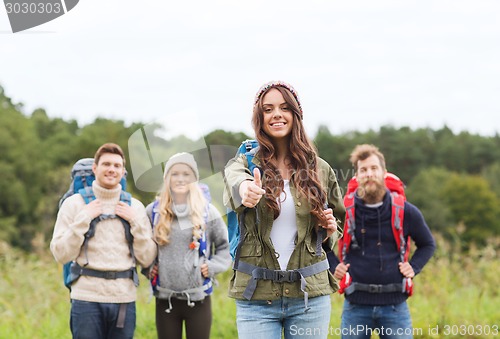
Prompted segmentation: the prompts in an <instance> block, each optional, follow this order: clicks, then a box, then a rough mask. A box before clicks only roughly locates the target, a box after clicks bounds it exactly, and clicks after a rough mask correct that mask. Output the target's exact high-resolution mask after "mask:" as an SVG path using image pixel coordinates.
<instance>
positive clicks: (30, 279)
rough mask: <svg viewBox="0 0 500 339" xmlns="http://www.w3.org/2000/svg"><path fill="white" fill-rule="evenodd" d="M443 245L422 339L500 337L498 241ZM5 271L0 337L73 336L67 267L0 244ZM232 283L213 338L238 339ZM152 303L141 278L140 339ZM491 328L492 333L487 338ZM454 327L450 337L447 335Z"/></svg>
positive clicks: (418, 316)
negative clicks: (468, 245) (65, 280)
mask: <svg viewBox="0 0 500 339" xmlns="http://www.w3.org/2000/svg"><path fill="white" fill-rule="evenodd" d="M437 240H438V250H437V252H436V255H435V256H434V257H433V258H432V259H431V261H430V262H429V264H428V265H427V266H426V267H425V269H424V271H423V272H422V273H421V274H420V275H419V276H417V277H416V279H415V295H414V296H413V297H411V298H410V299H409V301H408V303H409V305H410V309H411V313H412V318H413V326H414V328H415V329H416V331H417V330H418V329H420V331H421V332H416V335H415V338H495V336H494V335H493V334H492V332H491V328H492V326H497V328H498V326H499V325H500V324H499V320H500V296H499V286H500V262H499V260H498V254H499V253H498V239H497V240H495V241H492V242H491V243H490V244H489V245H488V246H486V247H482V248H475V247H472V248H471V249H470V250H468V251H463V250H461V249H460V248H461V246H460V244H450V243H448V242H446V241H444V240H443V239H441V238H439V237H438V239H437ZM0 272H1V276H2V279H1V280H0V338H9V339H26V338H33V339H36V338H40V339H42V338H51V339H52V338H58V339H59V338H71V334H70V331H69V311H70V303H69V293H68V291H67V289H66V288H65V287H64V285H63V283H62V278H61V276H62V270H61V266H60V265H57V264H56V263H55V262H54V260H53V258H52V256H51V255H50V253H49V252H47V251H46V250H41V251H38V254H24V253H21V252H18V251H16V250H14V249H12V248H10V247H9V246H7V245H6V244H5V243H3V244H2V243H0ZM230 277H231V272H230V271H228V272H225V273H224V274H222V275H220V276H219V277H218V280H219V286H218V287H217V288H216V289H215V292H214V295H213V296H212V307H213V324H212V338H216V339H219V338H237V331H236V325H235V313H236V311H235V304H234V301H233V300H232V299H230V298H228V297H227V288H228V282H229V279H230ZM149 299H150V292H149V287H148V282H147V281H146V280H145V279H144V278H143V277H141V285H140V287H139V291H138V301H137V328H136V333H135V337H136V338H138V339H142V338H146V339H149V338H155V337H156V329H155V316H154V312H155V309H154V300H151V301H150V302H148V300H149ZM342 303H343V296H340V295H338V294H335V295H333V296H332V317H331V322H330V326H331V334H332V335H330V338H337V337H338V336H336V335H335V333H336V332H335V329H337V328H338V327H339V324H340V314H341V308H342ZM462 325H463V327H462V331H461V329H460V326H462ZM469 325H470V326H469ZM447 326H448V327H447ZM453 326H455V327H453ZM465 326H469V327H465ZM471 326H472V327H471ZM486 326H489V328H490V333H489V335H485V334H484V332H486V331H485V330H486V328H487V327H486ZM436 329H437V330H438V331H437V332H436ZM446 329H448V330H449V332H450V335H445V334H444V331H445V330H446ZM480 329H482V332H483V334H479V330H480ZM453 330H454V331H455V334H456V335H453V334H452V333H453ZM460 331H461V332H460ZM464 331H465V332H464ZM496 337H500V335H497V336H496Z"/></svg>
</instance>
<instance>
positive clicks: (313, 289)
mask: <svg viewBox="0 0 500 339" xmlns="http://www.w3.org/2000/svg"><path fill="white" fill-rule="evenodd" d="M253 162H254V163H255V164H256V165H257V166H259V164H260V162H259V159H258V158H257V157H255V158H254V159H253ZM318 173H319V177H320V180H321V184H322V187H323V188H324V189H325V191H326V194H327V197H328V207H330V208H332V209H333V212H334V216H335V217H336V218H337V225H339V226H340V225H343V224H344V218H345V209H344V203H343V201H342V196H341V190H340V188H339V185H338V182H337V177H336V175H335V172H334V171H333V169H332V168H331V167H330V165H328V163H327V162H326V161H324V160H323V159H321V158H318ZM293 175H300V173H297V172H295V173H294V174H293ZM224 176H225V180H226V187H225V191H224V204H225V205H226V207H228V208H231V209H234V210H235V211H236V212H237V213H238V216H240V214H241V213H243V211H244V210H246V213H245V219H244V224H245V225H244V227H245V233H244V234H245V238H244V241H243V243H242V246H241V251H240V261H244V262H246V263H249V264H251V265H254V266H259V267H263V268H268V269H271V270H280V266H279V263H278V260H277V258H276V256H275V254H274V253H275V251H274V247H273V244H272V243H271V227H272V225H273V222H274V218H273V213H272V212H271V211H270V210H269V209H268V208H267V206H266V203H265V198H262V199H261V200H260V202H259V204H258V205H257V207H256V208H252V209H249V208H246V207H245V206H243V205H241V197H240V195H239V186H240V184H241V183H242V182H243V181H244V180H254V178H253V176H252V174H251V173H250V171H249V169H248V166H247V159H246V156H245V155H239V156H236V157H235V158H234V159H232V160H230V161H229V162H228V164H227V165H226V168H225V170H224ZM290 190H291V193H292V196H293V199H294V203H295V211H296V218H297V238H296V240H295V242H296V245H295V250H294V251H293V253H292V255H291V257H290V261H289V262H288V270H293V269H298V268H304V267H306V266H309V265H312V264H315V263H318V262H321V261H323V260H326V253H325V251H324V250H323V249H322V253H321V256H317V255H316V238H317V236H316V231H315V226H316V225H315V221H314V218H313V216H312V215H311V213H310V211H311V206H310V204H309V202H308V200H307V197H300V198H298V197H297V190H296V188H295V187H294V186H293V184H292V181H290ZM256 209H258V216H259V218H260V222H259V223H258V224H257V223H256ZM338 237H339V233H338V232H336V233H335V234H333V235H332V236H331V237H330V238H329V239H328V240H327V242H328V243H327V244H324V246H325V245H328V247H329V248H331V249H332V250H333V247H334V245H335V243H336V242H337V239H338ZM250 278H251V276H250V275H248V274H245V273H243V272H240V271H237V270H233V277H232V279H231V281H230V285H229V296H230V297H232V298H236V299H244V298H243V292H244V291H245V289H246V287H247V284H248V282H249V280H250ZM306 282H307V286H306V289H305V291H306V292H307V293H308V295H309V298H312V297H316V296H321V295H328V294H331V293H334V292H335V291H337V289H338V283H337V281H336V279H335V278H334V277H333V275H332V274H331V272H330V271H328V270H325V271H323V272H320V273H318V274H315V275H312V276H310V277H306ZM281 297H292V298H303V297H304V293H303V292H302V291H301V289H300V281H295V282H274V281H271V280H259V281H258V282H257V288H256V289H255V292H254V294H253V297H252V300H275V299H278V298H281Z"/></svg>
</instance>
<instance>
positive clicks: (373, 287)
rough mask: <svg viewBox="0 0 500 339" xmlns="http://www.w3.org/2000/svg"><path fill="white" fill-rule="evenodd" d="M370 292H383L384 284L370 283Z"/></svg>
mask: <svg viewBox="0 0 500 339" xmlns="http://www.w3.org/2000/svg"><path fill="white" fill-rule="evenodd" d="M368 292H370V293H381V292H382V285H374V284H370V285H368Z"/></svg>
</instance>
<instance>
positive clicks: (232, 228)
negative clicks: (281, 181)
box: [227, 139, 259, 260]
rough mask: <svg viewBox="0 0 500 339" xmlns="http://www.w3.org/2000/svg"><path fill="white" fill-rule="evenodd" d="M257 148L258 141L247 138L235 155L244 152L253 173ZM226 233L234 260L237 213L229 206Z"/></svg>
mask: <svg viewBox="0 0 500 339" xmlns="http://www.w3.org/2000/svg"><path fill="white" fill-rule="evenodd" d="M258 150H259V143H258V142H257V140H253V139H248V140H245V141H243V142H242V143H241V145H240V147H239V148H238V151H237V152H236V156H238V155H239V154H245V156H246V158H247V163H248V169H249V170H250V173H252V175H253V170H254V168H256V167H257V166H256V165H255V164H254V163H253V162H252V160H253V158H255V154H256V153H257V151H258ZM227 233H228V238H229V253H231V257H232V258H233V260H235V257H236V250H237V249H238V244H239V242H240V227H239V226H238V215H237V214H236V212H235V211H234V210H232V209H230V208H228V209H227Z"/></svg>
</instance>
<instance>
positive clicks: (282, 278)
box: [273, 271, 294, 283]
mask: <svg viewBox="0 0 500 339" xmlns="http://www.w3.org/2000/svg"><path fill="white" fill-rule="evenodd" d="M293 277H294V272H293V271H274V273H273V281H275V282H279V283H282V282H293V281H294V279H293Z"/></svg>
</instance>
